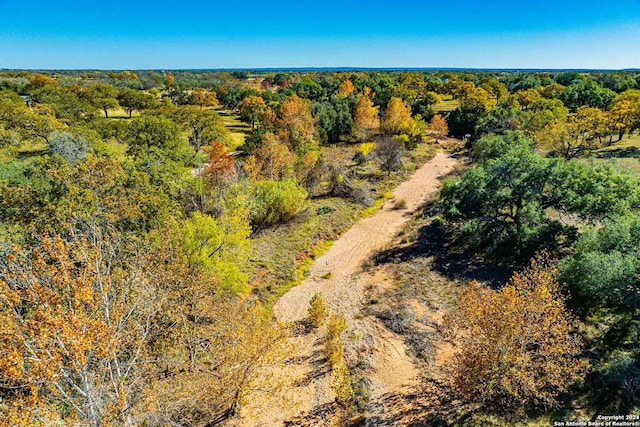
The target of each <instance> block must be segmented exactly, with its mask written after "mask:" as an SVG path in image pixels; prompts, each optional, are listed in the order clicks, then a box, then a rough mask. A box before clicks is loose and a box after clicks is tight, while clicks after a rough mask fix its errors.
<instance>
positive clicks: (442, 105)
mask: <svg viewBox="0 0 640 427" xmlns="http://www.w3.org/2000/svg"><path fill="white" fill-rule="evenodd" d="M459 105H460V102H459V101H458V100H456V99H447V100H444V99H443V100H442V102H439V103H437V104H435V105H434V106H433V111H434V112H436V113H440V112H443V111H453V110H455V109H456V108H458V106H459Z"/></svg>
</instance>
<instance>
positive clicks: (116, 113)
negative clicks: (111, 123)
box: [101, 108, 140, 119]
mask: <svg viewBox="0 0 640 427" xmlns="http://www.w3.org/2000/svg"><path fill="white" fill-rule="evenodd" d="M101 114H102V115H103V116H104V113H101ZM131 117H132V118H134V117H140V112H139V111H132V112H131ZM109 118H110V119H128V118H129V113H128V112H126V111H125V110H123V109H122V108H118V109H115V110H109Z"/></svg>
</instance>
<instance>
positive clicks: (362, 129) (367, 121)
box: [353, 87, 380, 141]
mask: <svg viewBox="0 0 640 427" xmlns="http://www.w3.org/2000/svg"><path fill="white" fill-rule="evenodd" d="M379 109H380V107H378V106H375V107H374V105H373V94H371V90H370V89H369V88H368V87H365V88H364V93H363V95H362V96H361V97H360V99H358V103H357V104H356V108H355V110H354V112H353V127H354V133H355V135H356V138H358V140H360V141H365V140H367V139H369V138H371V137H372V136H373V135H375V133H376V132H377V131H378V129H379V128H380V117H379V112H378V111H379Z"/></svg>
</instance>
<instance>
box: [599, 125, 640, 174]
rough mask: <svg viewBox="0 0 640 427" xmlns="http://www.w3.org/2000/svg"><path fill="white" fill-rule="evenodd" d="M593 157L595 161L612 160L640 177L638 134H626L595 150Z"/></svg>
mask: <svg viewBox="0 0 640 427" xmlns="http://www.w3.org/2000/svg"><path fill="white" fill-rule="evenodd" d="M593 159H594V161H595V162H596V163H599V162H606V161H611V160H614V161H615V162H616V163H617V164H618V166H619V167H620V168H622V169H627V170H630V171H631V172H633V173H634V174H635V175H636V176H638V177H640V135H635V134H634V135H626V136H625V137H624V138H622V140H620V141H618V142H614V143H613V144H611V145H610V146H608V147H603V148H601V149H599V150H595V151H594V152H593Z"/></svg>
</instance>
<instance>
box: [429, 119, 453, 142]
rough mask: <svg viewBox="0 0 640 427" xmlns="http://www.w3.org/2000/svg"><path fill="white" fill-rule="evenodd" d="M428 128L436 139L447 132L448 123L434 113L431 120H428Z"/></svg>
mask: <svg viewBox="0 0 640 427" xmlns="http://www.w3.org/2000/svg"><path fill="white" fill-rule="evenodd" d="M429 129H430V130H431V132H433V135H434V136H435V137H436V139H439V138H442V137H444V136H447V135H448V134H449V125H447V120H446V119H445V118H444V117H442V116H441V115H439V114H436V115H435V116H433V117H432V118H431V121H430V122H429Z"/></svg>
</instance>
